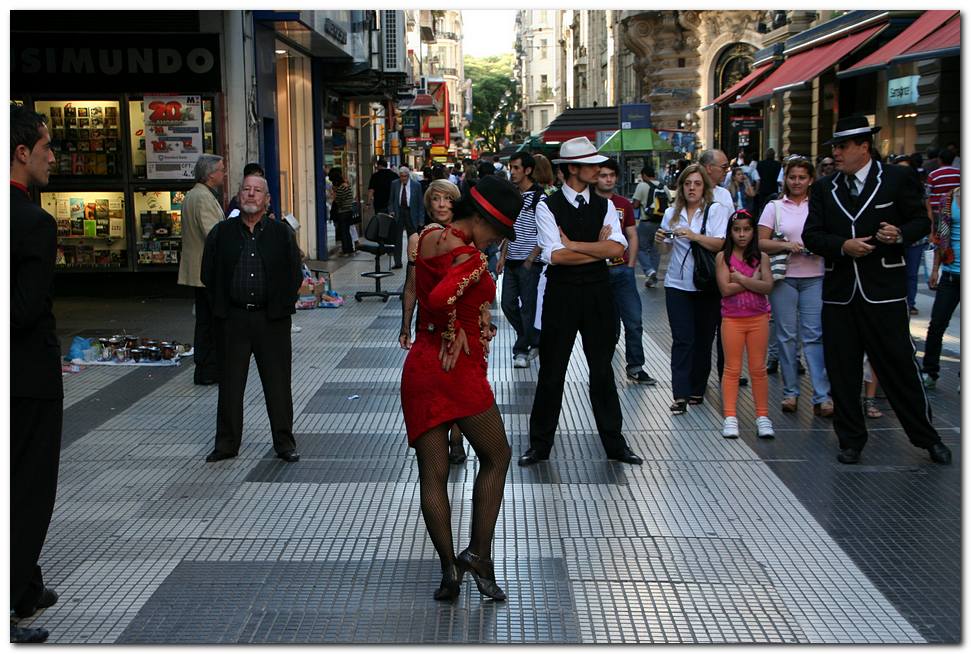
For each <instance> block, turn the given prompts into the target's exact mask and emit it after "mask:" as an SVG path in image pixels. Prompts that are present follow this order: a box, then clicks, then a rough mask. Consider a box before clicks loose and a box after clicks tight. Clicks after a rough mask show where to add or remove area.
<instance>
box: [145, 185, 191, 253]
mask: <svg viewBox="0 0 971 654" xmlns="http://www.w3.org/2000/svg"><path fill="white" fill-rule="evenodd" d="M132 199H133V201H134V206H135V251H136V255H135V256H136V257H137V260H138V266H139V268H145V267H149V268H150V267H152V266H158V265H172V264H177V263H179V250H180V248H181V243H182V201H183V200H184V199H185V191H136V192H135V193H134V195H133V198H132Z"/></svg>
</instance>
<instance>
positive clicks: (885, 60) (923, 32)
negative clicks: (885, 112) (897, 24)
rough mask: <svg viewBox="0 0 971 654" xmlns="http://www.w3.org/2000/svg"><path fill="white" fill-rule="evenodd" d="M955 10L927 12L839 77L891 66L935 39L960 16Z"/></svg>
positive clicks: (959, 39) (843, 71) (958, 39)
mask: <svg viewBox="0 0 971 654" xmlns="http://www.w3.org/2000/svg"><path fill="white" fill-rule="evenodd" d="M960 13H961V12H960V11H957V10H954V9H935V10H932V11H925V12H924V13H923V14H921V16H920V17H919V18H918V19H917V20H915V21H914V22H913V23H911V24H910V25H909V26H908V27H907V29H905V30H904V31H902V32H901V33H900V34H898V35H897V36H895V37H894V38H893V39H891V40H890V41H889V42H888V43H887V44H886V45H884V46H883V47H882V48H880V49H879V50H877V51H876V52H874V53H873V54H871V55H870V56H868V57H865V58H864V59H863V60H862V61H860V62H859V63H858V64H856V65H855V66H853V67H852V68H848V69H846V70H841V71H840V72H839V73H837V77H853V76H855V75H863V74H866V73H872V72H875V71H877V70H880V69H881V68H885V67H887V66H889V65H890V62H891V61H892V60H893V59H895V58H897V57H899V56H901V55H903V54H904V53H905V52H907V51H908V50H910V49H911V48H915V47H918V46H920V44H921V42H923V41H924V39H930V38H933V36H932V35H933V34H934V33H935V32H936V31H937V30H938V29H939V28H941V27H942V26H943V25H944V24H945V23H947V22H948V21H950V20H951V19H952V18H954V17H955V16H958V14H960ZM960 43H961V38H960V29H959V30H958V38H957V45H958V46H960Z"/></svg>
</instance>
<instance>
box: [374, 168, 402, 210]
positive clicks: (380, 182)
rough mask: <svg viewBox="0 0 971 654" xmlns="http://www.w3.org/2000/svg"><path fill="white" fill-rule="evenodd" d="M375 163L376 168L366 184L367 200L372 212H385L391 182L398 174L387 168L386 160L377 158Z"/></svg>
mask: <svg viewBox="0 0 971 654" xmlns="http://www.w3.org/2000/svg"><path fill="white" fill-rule="evenodd" d="M375 165H376V166H377V168H376V170H375V171H374V174H373V175H371V181H370V182H368V186H367V201H368V205H369V206H370V207H371V208H372V209H373V210H374V213H385V212H387V210H388V202H389V201H390V200H391V184H392V183H394V180H396V179H398V176H397V175H395V174H394V172H393V171H391V170H388V162H387V161H385V160H384V159H378V160H377V162H376V163H375Z"/></svg>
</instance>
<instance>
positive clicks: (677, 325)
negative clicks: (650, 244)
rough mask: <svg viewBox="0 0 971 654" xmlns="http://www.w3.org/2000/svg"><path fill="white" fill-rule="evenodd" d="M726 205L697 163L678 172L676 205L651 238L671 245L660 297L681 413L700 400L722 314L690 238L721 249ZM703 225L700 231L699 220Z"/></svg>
mask: <svg viewBox="0 0 971 654" xmlns="http://www.w3.org/2000/svg"><path fill="white" fill-rule="evenodd" d="M727 224H728V209H726V208H725V206H723V205H722V204H719V203H718V202H714V200H713V197H712V183H711V179H710V178H709V177H708V173H706V172H705V169H704V167H703V166H701V165H700V164H692V165H690V166H688V167H687V168H685V169H684V171H682V173H681V174H680V175H679V176H678V182H677V195H676V196H675V199H674V205H673V206H670V207H668V209H667V210H666V211H665V212H664V217H663V218H662V219H661V228H660V229H658V230H657V234H656V235H655V236H654V242H655V243H658V244H661V245H663V247H664V248H665V249H667V250H670V251H671V259H670V261H669V263H668V270H667V273H666V274H665V276H664V300H665V304H666V306H667V312H668V323H669V324H670V325H671V339H672V340H671V386H672V391H673V394H674V403H673V404H671V407H670V409H671V413H673V414H675V415H680V414H683V413H685V412H686V411H687V410H688V409H687V407H688V405H689V404H701V403H702V402H703V401H704V395H705V388H706V387H707V385H708V377H709V375H710V374H711V346H712V343H713V342H714V339H715V329H716V328H717V327H718V322H719V321H720V319H721V314H720V307H719V295H718V293H717V292H715V293H709V292H705V291H700V290H698V288H697V287H695V284H694V270H695V260H694V254H693V253H692V251H691V242H692V241H695V242H697V243H698V244H699V245H700V246H701V247H703V248H704V249H706V250H708V251H709V252H712V253H714V252H718V251H720V250H721V248H722V245H723V241H724V238H725V229H726V226H727ZM703 225H704V234H702V233H701V232H702V226H703Z"/></svg>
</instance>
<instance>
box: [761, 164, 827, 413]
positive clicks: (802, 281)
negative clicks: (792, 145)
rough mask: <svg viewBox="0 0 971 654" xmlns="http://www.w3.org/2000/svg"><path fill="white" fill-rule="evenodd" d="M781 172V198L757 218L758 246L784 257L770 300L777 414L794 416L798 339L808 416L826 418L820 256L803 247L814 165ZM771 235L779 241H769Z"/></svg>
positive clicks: (794, 167) (795, 407) (788, 166)
mask: <svg viewBox="0 0 971 654" xmlns="http://www.w3.org/2000/svg"><path fill="white" fill-rule="evenodd" d="M824 161H825V159H824ZM783 171H784V177H783V191H782V198H781V199H778V200H773V201H772V202H769V203H768V204H766V205H765V209H764V210H763V211H762V216H761V218H760V219H759V248H760V249H761V250H762V251H763V252H765V253H766V254H768V255H770V256H771V255H774V254H779V253H783V252H788V253H789V263H788V265H787V266H786V276H785V279H780V280H778V281H777V282H775V285H774V287H773V288H772V293H771V296H770V299H771V301H772V315H773V317H774V319H775V327H776V336H777V338H778V342H779V367H780V368H781V370H782V383H783V391H782V397H783V399H782V410H783V411H784V412H786V413H795V412H796V410H797V409H798V403H799V376H798V367H799V356H798V352H797V346H798V344H799V341H800V340H801V341H802V347H803V353H804V354H805V356H806V365H807V367H808V368H809V377H810V379H811V380H812V387H813V413H814V414H815V415H817V416H822V417H824V418H830V417H832V416H833V400H832V398H831V397H830V386H829V377H828V376H827V375H826V363H825V361H824V360H823V318H822V316H823V273H824V270H823V258H822V257H819V256H816V255H814V254H811V253H810V252H808V251H807V250H806V248H805V246H804V245H803V244H802V228H803V226H804V225H805V224H806V218H807V216H809V187H810V186H812V184H813V179H814V177H815V167H814V166H813V164H812V162H810V161H809V160H808V159H805V158H803V157H790V158H789V159H788V160H786V164H785V167H784V169H783ZM776 233H780V234H782V236H783V239H782V240H775V239H773V234H776Z"/></svg>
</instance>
